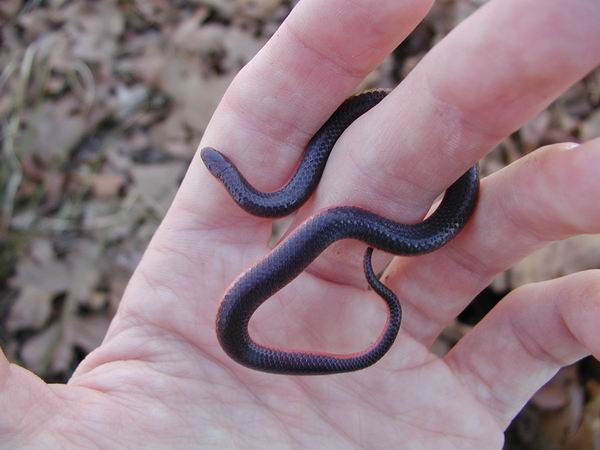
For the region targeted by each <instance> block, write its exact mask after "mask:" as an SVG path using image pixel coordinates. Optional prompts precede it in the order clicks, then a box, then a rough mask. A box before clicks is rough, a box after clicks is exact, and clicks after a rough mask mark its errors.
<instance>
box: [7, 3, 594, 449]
mask: <svg viewBox="0 0 600 450" xmlns="http://www.w3.org/2000/svg"><path fill="white" fill-rule="evenodd" d="M430 3H431V2H430V1H427V0H405V1H402V2H398V1H394V0H382V1H380V2H377V5H376V7H374V6H373V5H372V2H367V1H364V0H354V1H352V2H347V1H343V0H330V1H328V2H321V1H319V0H303V1H302V2H301V3H300V4H299V5H298V6H297V8H296V9H295V10H294V11H293V13H292V14H291V15H290V17H289V18H288V19H287V21H286V23H285V24H284V25H283V26H282V27H281V29H280V30H279V31H278V33H276V35H275V37H274V38H273V39H272V40H271V41H270V42H269V44H268V45H267V46H266V47H265V48H264V49H263V50H262V51H261V53H260V54H259V55H258V56H257V57H256V58H255V59H254V60H253V61H252V62H251V63H250V64H249V65H248V66H247V67H246V68H245V69H244V70H243V71H242V72H241V73H240V74H239V76H238V77H237V78H236V80H235V81H234V82H233V84H232V86H231V87H230V89H229V90H228V92H227V94H226V95H225V97H224V99H223V101H222V102H221V104H220V106H219V108H218V110H217V112H216V114H215V116H214V117H213V120H212V122H211V124H210V127H209V128H208V129H207V130H206V133H205V136H204V138H203V142H202V146H204V145H211V146H214V147H216V148H218V149H220V150H222V151H223V152H224V153H226V154H227V155H228V156H230V157H231V158H232V159H233V160H234V161H235V162H236V164H237V165H238V167H239V168H240V169H241V170H242V171H243V173H244V174H245V175H246V176H247V177H248V178H249V179H250V181H251V182H252V183H253V184H254V185H255V186H256V187H257V188H259V189H261V190H273V189H276V188H278V187H280V186H281V185H282V184H283V183H284V182H285V181H286V179H287V178H288V177H289V175H290V173H291V171H293V169H294V166H295V164H296V163H297V161H298V159H299V158H300V155H301V153H302V150H303V148H304V146H305V145H306V143H307V141H308V139H309V138H310V136H312V134H314V132H315V131H316V130H317V129H318V128H319V126H320V125H321V124H322V123H323V122H324V121H325V119H326V118H327V117H328V116H329V115H330V114H331V112H333V111H334V110H335V108H336V107H337V105H339V104H340V103H341V101H342V100H343V99H344V98H346V97H347V96H348V95H349V94H350V93H351V92H352V90H353V89H354V88H355V87H356V85H357V84H358V82H359V81H360V80H361V79H362V78H363V77H364V76H365V75H366V74H367V73H368V72H369V71H370V70H372V69H373V68H374V67H375V66H376V65H377V64H378V63H379V62H380V61H381V60H382V59H383V58H384V56H385V55H386V54H388V53H389V52H390V51H391V50H392V49H393V48H394V47H395V46H396V45H397V44H398V43H399V42H401V41H402V39H403V38H404V37H405V36H406V35H407V34H408V33H409V32H410V31H411V30H412V28H413V27H414V26H415V25H416V24H417V23H418V22H419V21H420V20H421V18H422V17H423V16H424V14H425V13H426V12H427V10H428V8H429V7H430ZM599 27H600V10H599V9H598V8H597V5H596V4H595V2H592V1H589V0H574V1H572V2H568V4H567V2H562V1H559V0H531V1H529V2H527V3H526V4H524V3H523V2H522V1H520V0H504V1H500V0H493V1H492V2H491V3H490V4H489V5H487V6H486V7H484V8H482V9H481V10H480V11H478V12H477V13H476V14H475V15H474V16H473V17H471V18H470V19H468V20H467V21H465V22H464V23H463V24H462V25H461V26H460V27H458V28H457V29H456V30H455V32H453V33H452V34H451V35H449V36H448V38H446V39H445V40H444V42H442V43H441V44H440V45H438V46H437V47H436V48H435V49H434V50H432V51H431V52H430V54H429V55H428V56H427V57H426V58H425V59H424V60H423V61H422V62H421V63H420V64H419V65H418V67H417V68H416V69H415V70H414V71H413V72H412V73H411V74H410V75H409V76H408V77H407V79H406V80H404V81H403V82H402V84H401V85H400V86H399V87H398V88H396V89H395V90H394V92H393V93H392V94H390V95H389V96H388V97H387V98H386V99H385V100H384V101H383V102H382V103H381V104H380V105H378V106H377V107H376V108H375V109H373V110H372V111H370V112H369V113H368V114H366V115H365V116H364V117H363V118H361V119H359V120H358V121H357V122H356V123H355V124H353V126H352V127H350V128H349V129H348V131H347V133H345V134H344V136H343V137H342V138H341V139H340V142H339V145H337V146H336V149H335V150H334V152H333V154H332V156H331V158H330V160H329V163H328V166H327V169H326V172H325V174H324V177H323V179H322V181H321V183H320V185H319V188H318V190H317V192H316V193H315V195H314V196H313V198H312V199H311V201H310V203H309V204H308V205H307V206H305V207H304V208H303V209H302V210H301V211H300V213H299V215H298V217H297V218H296V222H295V223H296V224H298V222H299V221H301V220H302V219H303V218H306V217H307V216H308V215H310V214H312V213H313V212H315V211H316V210H318V209H321V208H323V207H325V206H329V205H338V204H352V205H355V206H361V207H365V208H368V209H370V210H373V211H374V212H377V213H379V214H381V215H383V216H385V217H389V218H391V219H394V220H398V221H403V222H410V221H417V220H420V219H421V218H422V217H423V215H424V214H425V213H426V211H427V209H428V208H429V206H430V205H431V203H432V201H433V200H434V199H435V197H436V196H437V195H438V194H439V193H440V192H441V191H443V190H444V189H445V187H446V186H448V185H449V184H450V183H451V182H452V181H453V180H454V179H456V178H457V177H458V176H459V175H460V174H461V173H463V172H464V171H465V170H466V169H467V168H468V167H469V166H470V165H472V164H473V163H474V162H475V161H477V160H478V159H480V158H481V157H482V156H483V154H484V153H485V152H486V151H488V150H489V149H490V148H491V147H492V146H493V145H494V144H495V143H496V142H497V141H498V140H500V139H501V138H502V137H503V136H505V135H507V134H509V133H511V132H512V131H513V130H515V129H517V128H518V127H519V126H520V125H522V124H523V123H524V122H525V121H526V120H527V119H528V118H529V117H531V116H532V115H533V114H534V113H536V112H537V111H539V110H541V109H543V108H544V107H545V106H547V105H548V103H549V102H551V101H552V99H554V98H555V97H556V96H557V95H559V94H560V93H561V92H562V91H563V90H565V89H566V88H567V87H568V86H569V85H570V84H571V83H573V82H574V81H576V80H577V79H579V78H581V77H582V76H584V75H585V74H586V73H587V72H588V71H589V70H591V69H592V68H593V67H594V66H596V65H597V64H598V63H599V62H600V41H599V40H598V39H597V34H598V33H597V31H598V29H599ZM567 147H568V146H567V145H556V146H552V147H550V148H544V149H541V150H539V151H536V152H535V153H533V154H532V155H530V156H528V157H527V158H524V159H523V160H522V161H519V162H518V163H516V164H514V165H511V166H510V167H508V168H506V169H504V170H502V171H500V172H498V173H497V174H496V175H494V176H492V177H489V178H488V179H485V180H484V181H483V182H482V187H481V195H480V200H479V205H478V209H477V210H476V212H475V215H474V217H473V218H472V219H471V222H470V223H469V224H468V225H467V227H466V228H465V230H463V232H462V233H461V235H460V236H459V237H458V238H456V239H455V240H454V241H452V242H451V243H450V244H449V245H448V246H446V247H444V248H443V249H442V250H440V251H438V252H436V253H434V254H431V255H427V256H423V257H419V258H395V259H394V260H393V261H392V263H391V265H390V266H389V267H388V269H387V271H386V273H385V276H384V278H383V280H384V281H385V283H386V284H387V286H388V287H390V288H391V289H392V290H393V291H394V292H395V293H396V294H397V295H398V296H399V298H400V301H401V303H402V306H403V311H404V321H403V326H402V329H401V332H400V334H399V336H398V339H397V341H396V344H395V345H394V347H393V348H392V350H391V351H390V352H389V353H388V354H387V355H386V356H385V357H384V358H383V359H382V360H381V361H380V362H378V363H377V364H376V365H375V366H373V367H371V368H369V369H367V370H364V371H360V372H356V373H351V374H342V375H336V376H328V377H310V378H303V377H287V376H277V375H269V374H264V373H259V372H254V371H251V370H248V369H246V368H244V367H241V366H239V365H237V364H235V363H233V362H232V361H231V360H230V359H229V358H228V357H227V356H226V355H225V354H224V353H223V351H222V350H221V348H220V347H219V345H218V343H217V340H216V336H215V332H214V319H215V312H216V307H217V302H218V301H219V299H220V298H221V296H222V294H223V292H224V291H225V289H226V287H227V286H228V285H229V283H230V282H231V281H232V280H233V279H235V277H236V276H237V275H239V274H240V273H241V272H242V271H243V270H245V269H246V268H248V267H249V266H251V265H252V264H253V263H254V262H255V261H256V260H257V259H258V258H260V257H261V256H263V255H264V254H265V253H266V252H267V251H268V245H267V243H268V241H269V237H270V234H271V222H270V221H268V220H264V219H258V218H256V217H252V216H249V215H248V214H247V213H245V212H243V211H242V210H240V209H239V208H238V207H237V206H236V205H235V204H234V203H233V201H231V200H230V199H229V198H228V197H227V195H226V193H225V191H224V190H223V189H222V187H221V186H220V185H219V184H218V183H217V182H216V181H215V180H214V179H213V178H212V177H211V176H210V175H209V174H208V172H207V171H206V169H205V168H204V166H203V164H202V162H201V161H200V159H199V158H198V157H196V158H195V159H194V161H193V162H192V165H191V168H190V170H189V173H188V175H187V177H186V179H185V181H184V183H183V185H182V187H181V189H180V191H179V193H178V196H177V198H176V200H175V202H174V204H173V206H172V207H171V209H170V211H169V213H168V215H167V217H166V218H165V220H164V222H163V224H162V225H161V227H160V229H159V231H158V232H157V234H156V235H155V237H154V239H153V241H152V243H151V245H150V246H149V248H148V251H147V252H146V255H145V256H144V259H143V261H142V262H141V263H140V266H139V267H138V269H137V271H136V273H135V275H134V277H133V278H132V280H131V283H130V285H129V287H128V289H127V292H126V294H125V296H124V298H123V301H122V303H121V306H120V309H119V311H118V314H117V316H116V317H115V319H114V321H113V323H112V325H111V328H110V330H109V332H108V334H107V336H106V339H105V341H104V343H103V344H102V346H101V347H99V348H98V349H97V350H95V351H94V352H92V353H91V354H90V355H89V356H88V358H86V360H85V361H84V362H83V363H82V364H81V366H80V367H79V368H78V370H77V372H76V373H75V375H74V376H73V378H72V379H71V380H70V382H69V383H68V385H66V386H63V385H46V384H44V383H42V382H41V381H40V380H39V379H37V378H36V377H35V376H34V375H33V374H31V373H29V372H27V371H25V370H23V369H21V368H18V367H15V366H10V365H8V363H7V361H6V360H5V359H2V360H1V361H0V406H2V407H3V408H2V413H1V414H2V416H1V417H2V419H0V442H2V446H5V447H6V448H36V447H44V448H56V447H58V448H63V447H67V448H69V447H71V448H82V447H85V448H87V447H89V448H120V447H124V448H129V447H144V448H206V447H216V448H238V447H239V448H288V447H308V448H316V447H323V448H338V447H339V448H369V449H375V448H399V447H400V448H409V449H419V448H422V449H430V448H431V449H433V448H435V449H469V448H473V449H497V448H501V445H502V436H503V430H504V428H505V427H506V426H507V425H508V423H509V422H510V420H511V419H512V417H514V415H515V414H516V413H517V412H518V411H519V409H520V408H521V407H522V406H523V404H524V403H525V402H526V401H527V399H528V398H529V397H530V396H531V395H533V393H534V392H535V391H536V390H537V389H538V388H539V387H540V386H541V385H542V384H543V383H544V382H545V381H546V380H548V379H549V378H550V377H551V376H552V375H553V374H554V373H555V372H556V370H557V369H558V368H559V367H561V366H563V365H566V364H569V363H572V362H574V361H576V360H577V359H579V358H581V357H583V356H585V355H587V354H589V353H593V354H595V355H596V356H598V355H600V335H599V334H598V333H597V323H598V321H599V320H600V300H599V299H598V294H597V291H598V289H597V286H598V280H600V275H599V274H598V272H585V273H580V274H577V275H573V276H569V277H565V278H562V279H559V280H555V281H550V282H545V283H539V284H536V285H531V286H526V287H524V288H521V289H519V290H517V291H515V292H513V293H512V294H511V295H509V296H508V297H507V298H506V299H504V300H503V301H502V302H501V303H500V304H499V305H498V306H497V307H496V308H495V309H494V311H492V313H491V314H490V315H489V316H488V317H487V318H486V319H485V320H484V321H483V322H482V323H480V324H479V325H478V326H477V327H476V328H475V329H474V330H472V331H471V332H470V333H469V334H468V335H467V336H465V338H464V339H463V340H461V341H460V342H459V344H458V345H457V346H456V347H455V348H454V349H453V350H452V351H451V352H450V353H449V354H448V355H447V356H446V357H444V358H442V359H440V358H437V357H435V356H434V355H433V354H432V353H430V352H429V350H428V349H429V347H430V345H431V343H432V342H433V341H434V339H435V338H436V336H437V335H438V334H439V333H440V332H441V330H442V329H443V328H444V327H445V326H446V325H447V324H448V323H449V322H451V321H452V320H453V319H454V318H455V317H456V315H457V314H458V313H459V312H460V311H461V310H462V309H463V308H464V307H465V305H466V304H467V303H468V302H469V301H470V300H471V299H472V298H473V297H474V296H475V295H476V294H477V293H478V292H479V291H480V290H481V289H482V288H483V287H485V286H486V285H487V284H488V283H489V281H490V280H491V279H492V278H493V277H494V276H495V275H496V274H497V273H499V272H501V271H502V270H504V269H505V268H506V267H508V266H510V265H511V264H512V263H514V262H515V261H518V260H519V259H521V258H522V257H523V256H524V255H526V254H528V253H530V252H532V251H533V250H535V249H537V248H539V247H540V246H542V245H544V244H545V243H547V242H549V241H552V240H555V239H561V238H564V237H566V236H569V235H573V234H581V233H594V232H600V211H599V210H598V208H597V198H598V195H599V194H600V181H599V180H598V177H597V176H596V174H595V172H596V170H595V168H596V167H598V165H599V164H600V140H596V141H593V142H589V143H587V144H584V145H581V146H580V147H578V148H575V149H570V150H567ZM363 250H364V246H362V245H358V244H355V243H342V244H340V245H335V246H334V247H333V248H332V249H331V251H329V252H327V253H326V254H324V255H323V257H322V258H321V259H320V260H319V261H317V262H316V263H315V264H313V265H312V266H311V268H310V269H309V270H308V271H307V272H306V273H305V274H303V275H302V276H301V277H299V278H298V279H297V280H295V281H294V282H293V283H292V284H291V285H290V286H289V287H288V288H286V289H285V290H284V291H283V292H282V293H281V295H278V296H277V297H276V299H273V300H270V301H269V302H267V303H266V304H265V305H264V308H261V310H260V311H259V312H258V313H257V315H256V316H257V317H256V320H254V323H253V331H254V334H255V336H256V337H257V338H258V340H260V341H261V342H263V343H265V344H269V343H274V342H277V343H280V342H285V344H286V346H289V347H295V348H302V349H315V350H331V351H339V352H348V351H352V350H360V349H362V348H364V347H365V346H366V345H367V344H368V342H369V341H370V340H371V339H373V338H374V336H376V334H377V332H378V331H379V329H380V328H381V326H382V324H383V320H384V309H383V306H382V304H381V302H380V300H379V299H378V298H377V296H376V295H375V294H373V293H372V292H368V291H367V290H366V283H365V281H364V275H363V272H362V269H361V267H360V264H361V259H362V252H363ZM332 323H334V326H333V327H330V325H331V324H332Z"/></svg>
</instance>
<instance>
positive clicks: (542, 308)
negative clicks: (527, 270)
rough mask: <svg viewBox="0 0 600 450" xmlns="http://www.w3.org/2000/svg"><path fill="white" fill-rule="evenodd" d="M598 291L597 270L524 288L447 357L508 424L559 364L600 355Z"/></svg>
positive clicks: (464, 381) (599, 278) (483, 402)
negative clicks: (591, 355)
mask: <svg viewBox="0 0 600 450" xmlns="http://www.w3.org/2000/svg"><path fill="white" fill-rule="evenodd" d="M599 292H600V271H598V270H594V271H587V272H581V273H577V274H574V275H570V276H567V277H564V278H560V279H557V280H552V281H547V282H543V283H536V284H531V285H527V286H524V287H522V288H519V289H517V290H515V291H513V292H512V293H511V294H509V295H508V296H507V297H506V298H505V299H503V300H502V301H501V302H500V303H499V304H498V305H497V306H496V307H495V308H494V309H493V310H492V312H491V313H490V314H489V315H488V316H487V317H486V318H485V319H484V320H483V321H482V322H481V323H479V324H478V325H477V326H476V327H475V328H474V329H473V330H472V331H471V332H470V333H468V334H467V335H466V336H465V337H464V338H463V339H462V340H461V341H460V342H459V343H458V344H457V346H456V347H455V348H454V349H453V350H452V351H451V352H450V353H449V354H448V355H447V356H446V358H445V361H446V363H447V364H448V365H449V366H450V367H451V368H452V370H453V371H454V373H455V374H456V376H457V377H458V378H459V379H461V380H462V382H463V384H464V385H465V387H467V388H468V389H469V390H470V391H471V392H472V393H473V394H474V395H475V396H476V397H477V399H478V400H479V401H480V402H481V403H482V404H483V405H484V406H486V407H487V409H488V410H489V411H490V412H491V413H492V414H493V415H494V416H495V417H496V418H497V420H498V421H499V423H500V424H501V425H502V426H503V427H506V426H508V424H509V423H510V421H511V420H512V418H513V417H514V416H515V415H516V414H517V413H518V412H519V410H520V409H521V408H522V407H523V405H524V404H525V403H526V402H527V401H528V399H529V398H531V396H532V395H533V394H534V393H535V392H536V391H537V390H538V389H539V388H540V387H541V386H542V385H544V383H546V382H547V381H548V380H549V379H550V378H552V376H553V375H554V374H555V373H556V371H557V370H558V369H559V368H560V367H563V366H566V365H568V364H572V363H573V362H575V361H577V360H579V359H581V358H583V357H584V356H586V355H588V354H590V353H592V354H593V355H594V356H596V357H597V358H598V357H600V334H599V333H598V321H600V295H599Z"/></svg>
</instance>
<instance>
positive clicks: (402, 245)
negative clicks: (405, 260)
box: [201, 90, 479, 375]
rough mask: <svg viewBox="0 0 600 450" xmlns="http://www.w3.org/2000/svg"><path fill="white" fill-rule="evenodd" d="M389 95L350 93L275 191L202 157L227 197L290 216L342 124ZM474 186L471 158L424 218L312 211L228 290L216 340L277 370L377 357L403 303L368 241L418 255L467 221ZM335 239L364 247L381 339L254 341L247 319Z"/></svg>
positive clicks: (209, 152) (223, 162)
mask: <svg viewBox="0 0 600 450" xmlns="http://www.w3.org/2000/svg"><path fill="white" fill-rule="evenodd" d="M386 94H387V91H383V90H375V91H367V92H364V93H361V94H357V95H355V96H353V97H350V98H349V99H347V100H346V101H345V102H344V103H343V104H342V105H341V106H340V107H339V108H338V109H337V110H336V111H335V112H334V114H333V115H332V116H331V117H330V118H329V119H328V120H327V122H326V123H325V124H324V125H323V126H322V127H321V128H320V129H319V131H318V132H317V133H316V134H315V135H314V136H313V138H312V139H311V140H310V142H309V144H308V146H307V148H306V151H305V153H304V156H303V158H302V161H301V162H300V164H299V166H298V168H297V170H296V172H295V174H294V175H293V176H292V178H291V179H290V180H289V181H288V183H287V184H286V185H285V186H284V187H283V188H281V189H280V190H279V191H276V192H260V191H257V190H256V189H254V188H253V187H252V186H251V185H250V184H249V183H248V181H246V179H245V178H244V177H243V176H242V175H241V174H240V172H239V170H238V169H237V168H236V166H235V165H234V164H233V163H232V162H231V161H230V160H229V159H228V158H227V157H225V156H224V155H223V154H222V153H220V152H218V151H217V150H215V149H213V148H211V147H206V148H204V149H202V151H201V157H202V160H203V161H204V163H205V165H206V167H207V168H208V169H209V171H210V172H211V173H212V174H213V175H214V176H215V177H216V178H218V179H219V180H220V181H221V182H222V183H223V185H224V186H225V188H226V189H227V191H228V192H229V195H230V196H231V198H232V199H233V200H234V201H235V202H236V203H237V204H238V205H239V206H241V207H242V208H243V209H244V210H246V211H247V212H248V213H250V214H253V215H255V216H262V217H281V216H285V215H288V214H290V213H291V212H293V211H295V210H296V209H298V208H299V207H300V206H302V205H303V204H304V203H305V202H306V200H307V199H308V198H309V197H310V195H311V194H312V192H313V191H314V190H315V188H316V186H317V184H318V183H319V180H320V178H321V175H322V174H323V171H324V169H325V164H326V163H327V158H328V157H329V154H330V153H331V150H332V148H333V146H334V144H335V143H336V141H337V140H338V138H339V137H340V136H341V135H342V133H343V132H344V130H345V129H346V128H347V127H348V126H349V125H350V124H351V123H352V122H354V121H355V120H356V119H357V118H358V117H360V116H361V115H363V114H364V113H365V112H367V111H368V110H369V109H371V108H372V107H373V106H375V105H376V104H378V103H379V102H380V101H381V100H382V99H383V98H384V97H385V96H386ZM478 191H479V171H478V168H477V165H475V166H474V167H471V168H470V169H469V170H468V171H467V172H466V173H465V174H464V175H462V176H461V177H460V178H459V179H458V180H457V181H456V182H454V184H452V185H451V186H450V187H449V188H448V190H447V191H446V193H445V195H444V198H443V199H442V201H441V203H440V205H439V206H438V208H437V209H436V210H435V211H434V212H433V213H432V214H431V215H430V216H429V217H428V218H426V219H425V220H424V221H423V222H421V223H417V224H401V223H397V222H393V221H391V220H388V219H386V218H384V217H381V216H378V215H376V214H374V213H372V212H370V211H367V210H365V209H362V208H357V207H352V206H339V207H332V208H329V209H326V210H323V211H321V212H319V213H317V214H315V215H314V216H312V217H310V218H309V219H307V220H306V221H305V222H304V223H302V224H301V225H300V226H299V227H297V228H296V229H295V230H294V231H293V232H292V233H291V234H290V235H289V236H288V237H287V238H286V239H284V240H283V241H282V242H281V243H280V244H279V245H278V246H277V247H276V248H275V249H273V250H272V251H271V252H270V253H269V254H268V255H267V256H266V257H265V258H263V259H262V260H261V261H260V262H259V263H257V264H256V265H255V266H253V267H252V268H250V269H249V270H247V271H246V272H244V273H243V274H242V275H240V276H239V277H238V278H237V279H236V280H235V281H234V282H233V284H232V285H231V286H230V287H229V288H228V289H227V291H226V292H225V294H224V297H223V300H222V301H221V303H220V306H219V310H218V313H217V320H216V331H217V338H218V340H219V343H220V344H221V346H222V347H223V349H224V350H225V352H226V353H227V354H228V355H229V356H230V357H231V358H232V359H234V360H235V361H237V362H238V363H240V364H242V365H244V366H247V367H249V368H252V369H256V370H261V371H264V372H271V373H278V374H295V375H324V374H332V373H340V372H350V371H355V370H359V369H364V368H365V367H368V366H370V365H372V364H374V363H375V362H377V361H378V360H379V359H380V358H381V357H382V356H383V355H384V354H385V353H386V352H387V351H388V350H389V349H390V347H391V346H392V344H393V343H394V340H395V339H396V336H397V334H398V331H399V329H400V322H401V319H402V309H401V307H400V303H399V301H398V298H397V297H396V295H395V294H394V293H393V292H392V291H391V290H389V289H388V288H387V287H386V286H385V285H384V284H383V283H381V282H380V281H379V279H378V278H377V276H376V275H375V274H374V272H373V268H372V266H371V255H372V252H373V247H374V248H378V249H380V250H383V251H386V252H389V253H392V254H394V255H404V256H408V255H422V254H424V253H429V252H432V251H434V250H436V249H438V248H440V247H441V246H443V245H444V244H446V243H447V242H448V241H449V240H451V239H452V238H453V237H455V236H456V235H457V234H458V232H459V231H460V230H461V229H462V228H463V227H464V226H465V224H466V222H467V220H468V219H469V217H470V215H471V213H472V212H473V210H474V207H475V204H476V201H477V196H478ZM340 239H356V240H359V241H362V242H364V243H366V244H367V245H368V246H369V248H368V249H367V251H366V253H365V256H364V271H365V275H366V278H367V282H368V283H369V285H370V286H371V288H372V289H373V290H374V291H375V292H376V293H377V294H379V296H380V297H381V298H382V299H383V300H384V301H385V302H386V304H387V307H388V311H389V316H388V320H387V323H386V325H385V327H384V330H383V332H382V333H381V335H380V337H379V339H378V340H377V341H376V342H375V343H374V344H372V345H371V346H370V347H369V348H368V349H366V350H364V351H363V352H361V353H354V354H350V355H338V354H332V353H313V352H303V351H285V350H280V349H275V348H270V347H266V346H263V345H260V344H258V343H256V342H254V341H253V340H252V339H251V337H250V335H249V332H248V323H249V321H250V317H251V316H252V315H253V314H254V312H255V311H256V310H257V309H258V307H259V306H260V305H261V304H262V303H263V302H265V301H266V300H267V299H269V298H270V297H272V296H273V295H274V294H275V293H277V292H278V291H279V290H281V289H282V288H283V287H284V286H286V285H287V284H289V283H290V282H291V281H292V280H293V279H295V278H296V277H297V276H298V275H300V273H302V271H303V270H304V269H305V268H306V267H307V266H308V265H309V264H310V263H311V262H312V261H314V260H315V259H316V258H317V257H318V256H319V255H320V254H321V253H322V252H323V251H324V250H325V249H326V248H327V247H329V246H330V245H331V244H333V243H334V242H336V241H339V240H340Z"/></svg>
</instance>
